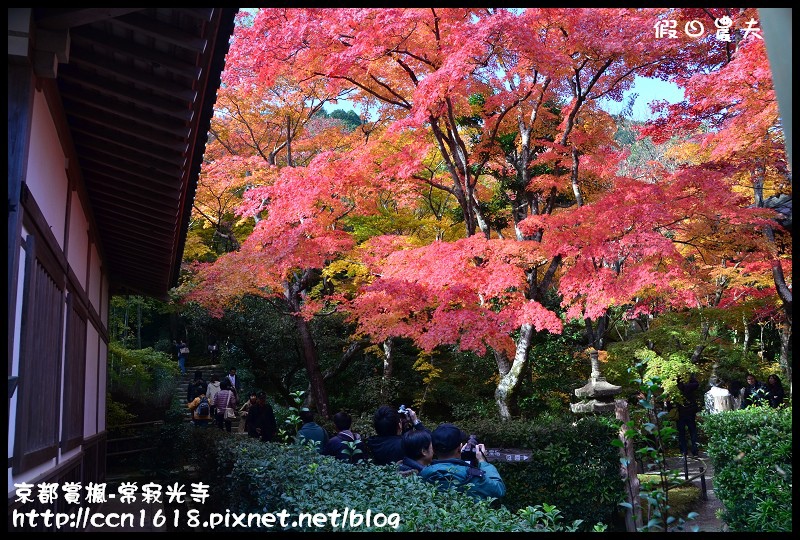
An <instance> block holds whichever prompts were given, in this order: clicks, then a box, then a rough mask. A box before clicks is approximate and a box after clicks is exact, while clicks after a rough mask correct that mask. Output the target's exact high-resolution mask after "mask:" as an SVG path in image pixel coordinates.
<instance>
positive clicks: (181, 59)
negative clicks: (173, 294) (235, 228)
mask: <svg viewBox="0 0 800 540" xmlns="http://www.w3.org/2000/svg"><path fill="white" fill-rule="evenodd" d="M236 11H237V8H53V9H50V8H48V9H44V8H36V9H35V12H34V19H35V24H36V28H37V48H41V47H45V48H46V47H48V45H47V41H46V40H47V39H52V38H54V37H55V41H56V42H57V41H58V36H62V37H63V36H65V35H67V34H68V41H67V47H65V49H64V50H63V51H61V55H60V57H58V61H59V64H58V66H57V72H56V74H55V75H56V85H57V89H58V94H59V95H60V99H61V104H62V106H63V112H64V116H65V118H66V123H67V127H68V132H69V137H70V138H71V139H72V144H73V145H74V150H75V154H76V156H77V161H78V169H79V171H80V173H79V174H80V176H81V178H82V182H83V184H84V185H85V188H86V193H87V195H88V199H89V203H90V205H91V209H92V213H93V220H94V222H95V224H96V226H97V230H98V234H99V237H100V238H99V244H100V247H101V250H102V253H103V255H104V260H105V264H106V266H107V269H108V271H109V275H110V277H111V285H112V293H132V294H143V295H147V296H156V297H161V298H163V297H165V296H166V293H167V291H168V290H169V289H170V288H171V287H173V286H175V285H176V284H177V279H178V274H179V272H180V264H181V258H182V255H183V247H184V243H185V241H186V232H187V229H188V224H189V218H190V215H191V208H192V202H193V200H194V195H195V190H196V187H197V178H198V174H199V172H200V166H201V164H202V158H203V153H204V150H205V144H206V140H207V133H208V127H209V124H210V120H211V117H212V115H213V107H214V103H215V101H216V91H217V89H218V88H219V84H220V73H221V72H222V69H223V67H224V61H225V54H226V53H227V51H228V40H229V38H230V36H231V34H232V32H233V26H234V16H235V14H236ZM50 48H57V47H50ZM65 52H66V55H65V54H64V53H65ZM57 56H58V54H57ZM65 56H66V57H65ZM51 63H52V60H51ZM39 69H44V70H47V69H48V66H47V64H44V66H40V67H39Z"/></svg>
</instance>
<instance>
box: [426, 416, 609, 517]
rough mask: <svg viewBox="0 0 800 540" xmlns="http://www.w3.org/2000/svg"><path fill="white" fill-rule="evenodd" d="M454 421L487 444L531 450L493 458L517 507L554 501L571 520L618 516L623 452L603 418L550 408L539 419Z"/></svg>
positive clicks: (511, 504) (511, 502) (508, 499)
mask: <svg viewBox="0 0 800 540" xmlns="http://www.w3.org/2000/svg"><path fill="white" fill-rule="evenodd" d="M455 423H456V425H458V426H459V427H461V429H463V430H464V431H466V432H468V433H474V434H476V435H477V436H478V440H479V441H480V442H482V443H484V444H485V445H486V447H487V448H506V449H524V450H530V452H531V457H530V459H529V460H527V461H524V462H521V461H517V462H495V463H494V464H495V465H496V466H497V470H498V471H499V472H500V476H501V477H502V478H503V482H504V483H505V485H506V490H507V492H506V495H505V496H504V497H503V500H502V503H503V504H504V505H505V506H507V507H508V508H509V509H510V510H511V511H512V512H516V511H519V510H521V509H524V508H526V507H528V506H531V507H533V506H536V505H544V504H551V505H554V506H556V507H557V508H558V509H559V510H560V511H561V513H562V514H563V516H564V519H565V520H566V521H569V522H571V521H574V520H576V519H581V520H583V521H584V522H585V523H597V522H602V523H607V524H610V523H612V522H613V521H614V520H615V516H616V515H617V513H618V507H617V503H619V502H620V501H621V500H622V498H623V496H624V493H623V483H622V479H621V477H620V474H619V453H618V450H617V449H616V448H614V447H612V446H611V445H610V444H609V441H610V440H611V439H613V438H615V437H616V436H617V430H616V428H614V427H612V426H611V425H610V424H609V423H608V422H606V421H605V420H604V419H603V417H598V416H583V417H579V416H576V415H574V414H572V413H563V414H558V413H549V414H543V415H540V416H539V417H537V418H536V419H534V420H522V419H511V420H508V421H505V422H501V421H499V419H491V418H476V419H465V420H459V421H457V422H455ZM428 427H429V428H430V429H434V428H435V427H436V425H430V426H428Z"/></svg>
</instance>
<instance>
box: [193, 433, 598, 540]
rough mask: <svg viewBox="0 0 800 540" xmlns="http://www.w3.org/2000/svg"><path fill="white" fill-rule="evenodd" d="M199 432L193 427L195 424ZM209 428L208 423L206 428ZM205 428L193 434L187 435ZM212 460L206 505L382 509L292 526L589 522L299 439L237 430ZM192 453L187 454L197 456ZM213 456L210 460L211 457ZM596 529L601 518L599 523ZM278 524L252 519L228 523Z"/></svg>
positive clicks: (466, 528)
mask: <svg viewBox="0 0 800 540" xmlns="http://www.w3.org/2000/svg"><path fill="white" fill-rule="evenodd" d="M195 431H198V430H195ZM212 431H213V430H212ZM204 436H205V435H204V434H202V433H200V434H193V435H192V438H201V437H204ZM214 443H215V444H216V453H215V455H214V459H213V460H207V459H206V458H207V456H208V454H205V453H204V454H202V455H203V456H206V457H204V458H201V459H204V460H206V462H205V464H204V465H201V464H200V463H198V466H199V467H202V470H203V475H202V479H203V481H204V482H205V483H208V484H210V486H211V488H210V490H209V492H210V493H211V494H212V498H214V499H215V500H213V501H209V503H208V504H206V505H204V508H203V511H204V512H220V511H224V510H223V509H229V510H230V511H231V512H241V513H247V514H250V513H259V514H263V513H274V512H281V511H283V510H286V512H288V513H289V514H290V515H291V516H292V517H293V518H294V517H297V516H299V515H300V514H302V513H306V514H330V513H332V512H334V511H338V512H344V510H345V509H350V512H351V513H352V512H358V513H360V514H361V515H363V516H365V515H366V512H367V510H369V511H370V514H371V515H372V516H373V519H374V518H375V516H377V515H378V514H382V515H383V516H385V519H384V521H382V522H380V523H378V524H377V525H376V523H375V522H373V523H372V524H371V526H367V524H366V518H364V521H363V522H362V523H361V525H360V526H357V527H346V528H344V529H342V528H341V526H340V527H333V526H332V524H331V523H330V521H327V522H326V523H325V525H324V526H321V527H320V526H316V525H314V524H313V523H309V522H303V523H297V524H296V526H294V527H290V528H289V529H290V530H292V531H298V532H304V531H306V532H323V531H336V530H353V531H398V532H423V531H424V532H450V531H452V532H475V531H480V532H489V531H495V532H503V531H505V532H513V531H533V530H536V531H563V530H580V529H584V530H586V528H587V527H588V525H584V523H583V522H577V523H576V522H572V523H571V524H570V525H564V524H563V520H564V518H563V516H561V513H560V512H559V511H558V509H557V508H554V507H552V506H549V505H548V506H545V507H541V506H539V507H531V508H525V509H523V510H522V511H520V512H516V513H514V512H512V511H510V510H508V509H507V508H506V507H505V506H499V507H497V508H495V507H494V506H495V505H493V504H492V502H491V501H488V500H487V501H480V502H475V501H474V500H473V499H472V498H470V497H465V496H464V495H463V494H460V493H458V492H456V491H455V490H449V491H440V490H439V489H437V488H436V487H435V486H434V485H432V484H429V483H427V482H424V481H422V480H421V479H420V478H419V477H417V476H402V475H400V474H398V473H397V471H396V469H395V468H394V467H393V466H381V467H379V466H375V465H372V464H363V465H350V464H347V463H343V462H341V461H338V460H335V459H333V458H331V457H328V456H320V455H319V454H318V453H316V452H315V451H313V450H309V449H308V448H305V447H303V446H298V445H283V444H276V443H261V442H258V441H254V440H251V439H243V438H239V437H222V438H220V439H218V440H217V441H214ZM197 454H198V453H197V452H195V453H193V454H192V455H197ZM212 462H214V463H216V466H215V467H214V466H212V465H211V463H212ZM597 527H598V528H599V529H602V525H599V524H598V526H597ZM276 529H277V530H280V527H276V528H268V527H263V526H262V525H261V524H255V523H250V524H249V525H248V526H246V527H236V528H233V530H241V531H244V530H247V531H257V530H263V531H267V530H276Z"/></svg>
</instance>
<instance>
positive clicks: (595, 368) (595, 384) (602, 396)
mask: <svg viewBox="0 0 800 540" xmlns="http://www.w3.org/2000/svg"><path fill="white" fill-rule="evenodd" d="M589 359H590V360H591V361H592V375H591V378H590V379H589V382H587V383H586V384H585V385H583V386H582V387H580V388H577V389H576V390H575V395H576V396H578V397H579V398H584V401H581V402H580V403H572V404H570V406H569V408H570V410H571V411H572V412H574V413H576V414H587V413H606V412H614V396H616V395H617V394H619V392H620V390H622V387H621V386H616V385H614V384H611V383H609V382H608V381H606V378H605V377H603V376H602V375H601V374H600V361H599V360H598V358H597V350H596V349H592V350H591V351H590V352H589ZM587 399H588V401H586V400H587Z"/></svg>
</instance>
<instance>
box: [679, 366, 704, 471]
mask: <svg viewBox="0 0 800 540" xmlns="http://www.w3.org/2000/svg"><path fill="white" fill-rule="evenodd" d="M699 387H700V383H699V382H698V380H697V378H696V375H695V374H694V373H692V374H691V375H689V382H683V381H682V380H681V378H680V377H678V390H680V391H681V401H680V402H679V403H678V422H677V426H676V427H677V429H678V446H680V449H681V454H682V455H684V456H685V455H686V453H687V450H688V448H687V444H686V430H687V429H688V430H689V438H690V439H691V442H692V456H694V457H697V411H698V408H699V407H698V404H697V389H698V388H699Z"/></svg>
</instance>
